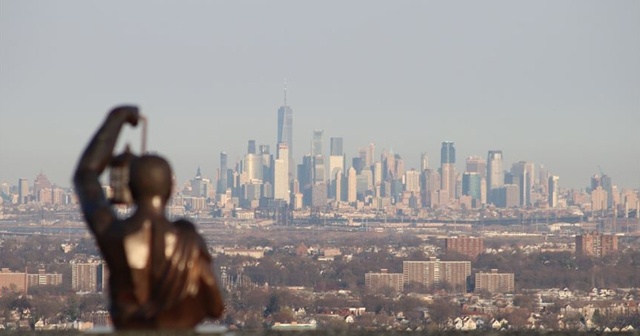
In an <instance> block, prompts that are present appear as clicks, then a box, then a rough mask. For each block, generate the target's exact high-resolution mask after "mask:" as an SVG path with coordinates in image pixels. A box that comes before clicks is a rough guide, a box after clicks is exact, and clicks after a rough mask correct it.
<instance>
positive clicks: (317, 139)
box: [311, 130, 324, 156]
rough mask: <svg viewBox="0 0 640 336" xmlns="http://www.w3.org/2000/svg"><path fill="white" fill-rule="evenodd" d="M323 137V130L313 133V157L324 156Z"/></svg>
mask: <svg viewBox="0 0 640 336" xmlns="http://www.w3.org/2000/svg"><path fill="white" fill-rule="evenodd" d="M323 135H324V131H323V130H314V131H313V138H312V139H311V156H318V155H323V153H322V138H323Z"/></svg>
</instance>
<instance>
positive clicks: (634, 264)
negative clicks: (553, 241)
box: [473, 250, 640, 291]
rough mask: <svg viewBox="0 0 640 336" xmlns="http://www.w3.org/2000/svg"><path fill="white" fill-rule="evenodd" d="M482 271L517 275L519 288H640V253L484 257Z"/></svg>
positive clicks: (478, 262)
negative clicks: (497, 271)
mask: <svg viewBox="0 0 640 336" xmlns="http://www.w3.org/2000/svg"><path fill="white" fill-rule="evenodd" d="M473 267H474V268H475V269H478V270H482V271H488V270H490V269H492V268H497V269H498V270H499V272H506V273H514V274H515V282H516V287H517V288H520V289H524V288H565V287H566V288H569V289H578V290H584V291H588V290H591V289H592V288H594V287H597V288H629V287H635V288H638V287H640V276H638V275H639V274H640V251H634V250H627V251H624V252H619V253H616V254H611V255H607V256H604V257H602V258H596V257H588V256H577V255H575V254H574V253H571V252H560V253H549V252H541V253H531V254H524V253H522V252H521V251H517V250H516V251H514V252H507V253H500V254H482V255H480V256H479V257H478V259H477V260H476V261H475V262H474V263H473Z"/></svg>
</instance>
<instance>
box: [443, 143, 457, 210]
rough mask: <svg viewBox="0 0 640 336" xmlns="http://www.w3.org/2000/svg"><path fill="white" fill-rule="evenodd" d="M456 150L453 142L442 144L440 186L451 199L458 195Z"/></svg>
mask: <svg viewBox="0 0 640 336" xmlns="http://www.w3.org/2000/svg"><path fill="white" fill-rule="evenodd" d="M455 163H456V149H455V147H454V146H453V142H452V141H445V142H443V143H442V148H441V149H440V185H441V189H442V190H445V191H447V194H448V195H449V197H450V198H451V199H453V198H455V195H456V168H455Z"/></svg>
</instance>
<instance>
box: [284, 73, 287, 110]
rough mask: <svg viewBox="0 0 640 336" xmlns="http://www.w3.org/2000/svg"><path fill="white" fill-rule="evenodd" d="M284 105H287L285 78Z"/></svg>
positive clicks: (285, 82) (285, 83)
mask: <svg viewBox="0 0 640 336" xmlns="http://www.w3.org/2000/svg"><path fill="white" fill-rule="evenodd" d="M284 106H287V79H286V78H285V79H284Z"/></svg>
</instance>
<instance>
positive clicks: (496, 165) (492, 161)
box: [487, 150, 504, 203]
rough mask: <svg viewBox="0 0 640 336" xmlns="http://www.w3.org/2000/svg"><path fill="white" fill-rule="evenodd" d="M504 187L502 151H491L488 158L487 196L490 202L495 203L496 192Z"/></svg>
mask: <svg viewBox="0 0 640 336" xmlns="http://www.w3.org/2000/svg"><path fill="white" fill-rule="evenodd" d="M502 186H504V168H503V164H502V151H501V150H490V151H489V155H488V157H487V194H488V195H489V202H491V203H495V197H494V196H495V195H494V193H495V192H494V190H497V189H499V188H501V187H502Z"/></svg>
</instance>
